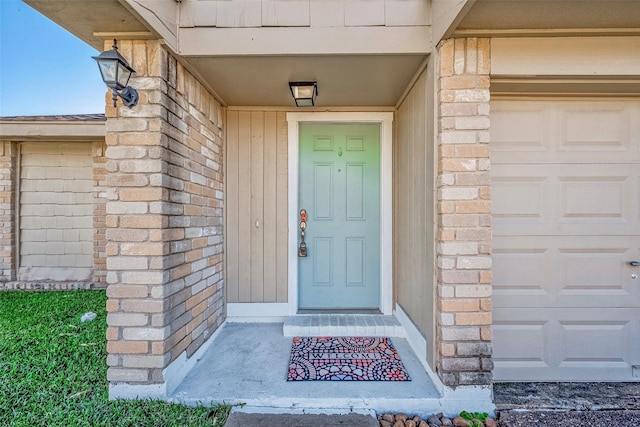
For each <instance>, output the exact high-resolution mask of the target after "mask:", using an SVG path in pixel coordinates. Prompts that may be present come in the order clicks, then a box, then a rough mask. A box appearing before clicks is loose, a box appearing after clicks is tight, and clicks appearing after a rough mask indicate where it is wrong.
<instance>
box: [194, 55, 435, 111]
mask: <svg viewBox="0 0 640 427" xmlns="http://www.w3.org/2000/svg"><path fill="white" fill-rule="evenodd" d="M425 58H426V55H359V56H346V55H344V56H342V55H315V56H266V57H265V56H262V57H260V56H225V57H196V58H186V61H187V62H188V63H189V64H191V66H192V67H193V68H194V69H195V71H197V72H198V73H199V74H200V76H201V77H202V78H203V79H204V80H205V81H206V82H207V83H208V84H209V86H210V87H211V88H213V89H214V90H215V91H216V92H217V93H218V95H219V96H220V97H221V98H222V99H223V100H224V101H225V102H226V103H227V104H228V105H232V106H293V105H294V104H293V98H292V97H291V93H290V91H289V85H288V82H289V81H309V80H316V81H317V82H318V98H317V103H316V105H317V106H318V107H323V106H393V105H395V104H396V102H397V101H398V99H399V98H400V96H401V95H402V93H403V91H404V90H405V88H406V87H407V85H408V84H409V82H410V80H411V78H412V77H413V75H414V74H415V73H416V71H417V70H418V68H419V66H420V64H421V63H422V62H423V61H424V59H425Z"/></svg>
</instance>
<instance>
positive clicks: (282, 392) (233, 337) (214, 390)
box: [171, 323, 441, 414]
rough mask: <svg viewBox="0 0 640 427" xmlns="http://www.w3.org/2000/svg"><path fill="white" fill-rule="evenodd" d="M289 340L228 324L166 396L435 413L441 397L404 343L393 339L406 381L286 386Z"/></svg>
mask: <svg viewBox="0 0 640 427" xmlns="http://www.w3.org/2000/svg"><path fill="white" fill-rule="evenodd" d="M291 340H292V339H291V337H285V336H284V335H283V324H282V323H262V324H260V323H249V324H247V323H227V324H225V325H224V326H223V327H222V330H221V331H220V332H219V334H218V336H216V338H215V341H214V342H213V343H212V344H211V346H210V347H209V348H208V349H207V351H206V352H205V353H204V355H203V356H202V357H201V358H200V360H199V361H198V362H197V364H196V365H195V367H194V368H193V369H192V370H191V371H190V372H189V374H188V375H187V376H186V378H185V379H184V381H183V382H182V383H181V384H180V385H179V386H178V388H177V389H176V390H175V391H174V393H173V394H172V396H171V400H173V401H177V402H181V403H185V404H187V405H197V404H204V405H209V404H217V403H227V404H232V405H240V404H244V405H247V406H250V407H262V408H265V409H273V408H278V409H281V410H284V412H289V411H292V410H296V409H297V408H304V409H305V410H307V411H308V410H312V409H314V408H316V409H323V410H324V411H325V413H336V412H337V413H343V414H346V413H349V412H350V411H356V412H357V411H367V410H373V411H376V412H378V413H380V412H385V411H401V412H407V413H421V412H425V411H430V412H439V410H438V409H439V408H440V404H441V402H440V399H441V396H440V393H439V392H438V391H437V390H436V388H435V386H434V385H433V382H432V381H431V379H430V378H429V377H428V375H427V373H426V372H425V369H424V367H423V366H422V364H421V363H420V361H419V360H418V358H417V357H416V355H415V354H414V353H413V351H412V350H411V348H410V346H409V344H408V343H407V341H406V340H405V339H403V338H400V337H392V338H391V340H392V342H393V345H394V346H395V347H396V350H397V351H398V353H399V355H400V357H401V359H402V362H403V363H404V365H405V367H406V369H407V371H408V372H409V375H410V377H411V381H398V382H385V383H384V384H381V383H380V382H378V381H353V382H351V381H339V382H331V381H302V382H288V381H286V375H287V369H288V364H289V357H290V351H291Z"/></svg>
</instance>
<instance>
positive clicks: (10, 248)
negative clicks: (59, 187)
mask: <svg viewBox="0 0 640 427" xmlns="http://www.w3.org/2000/svg"><path fill="white" fill-rule="evenodd" d="M16 151H17V147H16V143H14V142H0V232H1V233H2V234H1V236H0V281H6V280H14V279H15V278H16V271H15V247H16V246H15V244H16V239H15V226H16V224H15V220H16V218H15V185H14V182H15V179H16ZM0 289H1V287H0Z"/></svg>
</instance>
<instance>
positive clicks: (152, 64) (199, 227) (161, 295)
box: [105, 41, 225, 384]
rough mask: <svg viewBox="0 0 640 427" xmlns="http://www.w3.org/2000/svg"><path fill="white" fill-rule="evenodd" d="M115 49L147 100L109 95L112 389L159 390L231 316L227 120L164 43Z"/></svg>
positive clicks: (123, 44) (125, 44) (133, 43)
mask: <svg viewBox="0 0 640 427" xmlns="http://www.w3.org/2000/svg"><path fill="white" fill-rule="evenodd" d="M110 46H111V43H110V42H109V43H105V48H106V49H110ZM119 47H120V53H121V54H122V55H123V56H124V57H125V58H127V59H128V60H129V62H130V63H131V65H132V66H133V68H134V69H135V70H136V71H137V75H136V77H135V78H133V79H132V82H131V83H130V84H131V85H132V86H133V87H135V88H136V89H137V90H138V92H139V94H140V102H139V104H138V106H136V107H134V108H132V109H128V108H126V107H123V106H121V104H120V102H119V104H118V107H117V108H113V106H112V105H113V104H111V101H110V98H111V97H110V95H109V94H108V95H107V103H108V104H107V136H106V142H107V152H106V154H107V186H108V188H107V191H106V192H107V197H108V202H107V205H106V214H107V215H106V225H107V230H106V240H107V245H106V253H107V282H108V288H107V295H108V297H109V300H108V302H107V309H108V311H109V315H108V318H107V322H108V325H109V327H108V330H107V340H108V342H107V351H108V353H109V355H108V359H107V363H108V365H109V366H110V368H109V371H108V379H109V381H111V382H112V383H118V382H126V383H129V384H149V383H162V382H164V381H166V379H165V378H163V374H162V370H163V368H165V367H166V366H167V365H168V364H169V363H171V361H173V360H175V359H176V357H178V355H180V354H181V353H183V352H186V355H187V357H189V356H191V355H192V354H193V353H194V352H195V351H196V350H197V349H198V348H199V347H200V345H202V343H203V342H205V340H206V339H207V338H208V337H209V336H210V335H211V334H212V333H213V332H214V331H215V330H216V329H217V328H218V327H219V326H220V325H221V323H222V321H223V320H224V316H225V312H224V301H223V277H224V271H223V250H222V248H223V238H222V236H223V229H222V226H223V216H222V215H223V175H222V164H223V160H222V159H223V157H222V156H223V152H222V147H223V131H224V129H223V120H222V117H223V114H222V109H221V107H220V105H219V104H218V103H217V102H216V101H215V99H214V98H213V97H212V96H211V95H210V94H209V93H208V92H207V91H206V89H205V88H204V87H203V86H202V85H200V84H199V83H198V82H197V80H196V79H195V78H194V77H193V76H191V75H190V74H189V73H188V72H187V71H186V70H185V69H184V68H183V67H182V66H181V65H180V64H179V63H177V62H176V60H175V59H174V58H173V57H172V56H171V55H170V54H169V53H168V52H167V51H166V50H164V49H163V48H162V46H161V45H160V44H159V43H158V42H156V41H120V42H119Z"/></svg>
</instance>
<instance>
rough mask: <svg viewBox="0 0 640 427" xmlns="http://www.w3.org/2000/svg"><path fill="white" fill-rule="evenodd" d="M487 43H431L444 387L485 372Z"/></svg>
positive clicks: (481, 377) (485, 378)
mask: <svg viewBox="0 0 640 427" xmlns="http://www.w3.org/2000/svg"><path fill="white" fill-rule="evenodd" d="M489 50H490V44H489V39H476V38H468V39H450V40H446V41H444V42H442V43H441V45H440V46H439V49H438V53H439V69H438V72H439V74H438V94H437V99H438V136H439V138H438V144H439V145H438V179H437V184H436V185H437V195H438V203H437V227H438V234H437V281H438V296H437V305H436V310H437V314H436V323H437V326H436V329H437V330H436V333H437V342H438V344H439V351H438V363H437V369H438V374H439V375H440V378H441V379H442V381H443V382H444V383H445V384H446V385H448V386H451V387H456V386H458V385H487V384H490V383H491V380H492V374H491V371H492V369H493V361H492V358H491V355H492V344H491V340H492V332H491V187H490V175H489V60H490V57H489V55H490V51H489Z"/></svg>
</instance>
